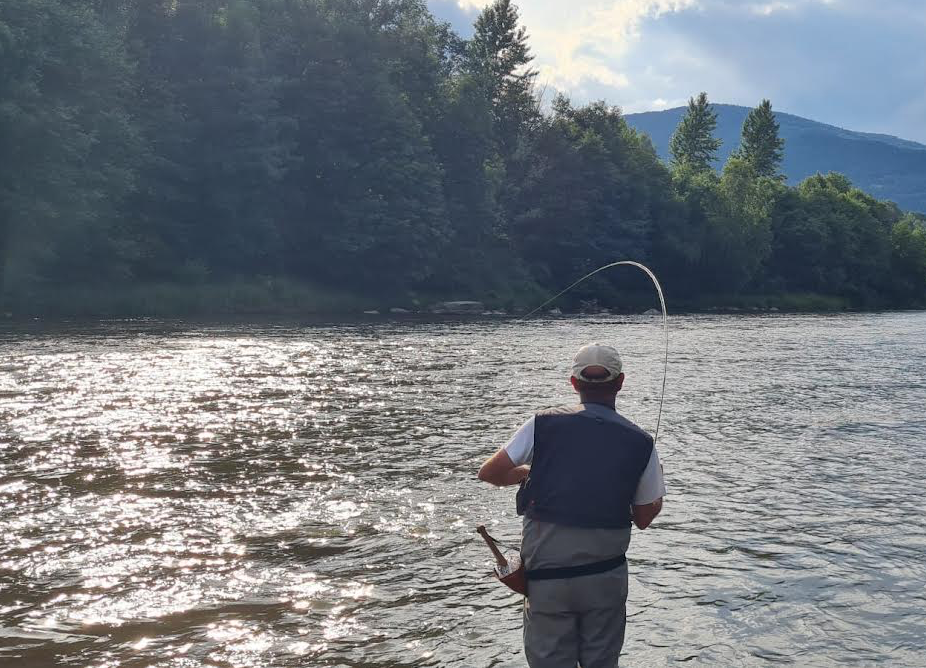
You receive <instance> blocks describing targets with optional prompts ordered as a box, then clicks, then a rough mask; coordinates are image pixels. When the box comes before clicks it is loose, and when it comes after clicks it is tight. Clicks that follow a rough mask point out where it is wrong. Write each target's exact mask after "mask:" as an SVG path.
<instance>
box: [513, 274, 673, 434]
mask: <svg viewBox="0 0 926 668" xmlns="http://www.w3.org/2000/svg"><path fill="white" fill-rule="evenodd" d="M620 266H626V267H636V268H637V269H639V270H640V271H642V272H643V273H644V274H646V275H647V276H649V278H650V280H651V281H652V282H653V285H654V286H656V294H658V295H659V305H660V306H661V307H662V332H663V336H664V337H665V355H664V357H663V363H662V392H661V393H660V395H659V411H658V412H657V413H656V431H655V432H654V434H653V445H654V446H655V444H656V440H657V439H658V438H659V425H660V424H661V422H662V404H663V402H664V401H665V398H666V378H668V375H669V314H668V312H667V311H666V299H665V296H664V295H663V293H662V286H661V285H660V284H659V279H658V278H656V274H654V273H653V272H652V271H651V270H650V268H649V267H647V266H646V265H644V264H640V263H639V262H634V261H632V260H621V261H620V262H612V263H611V264H606V265H604V266H603V267H598V269H596V270H595V271H593V272H590V273H588V274H586V275H585V276H583V277H582V278H580V279H579V280H578V281H576V282H575V283H573V284H572V285H570V286H569V287H568V288H566V289H565V290H563V291H562V292H558V293H557V294H556V295H554V296H553V297H551V298H550V299H548V300H547V301H545V302H544V303H543V304H541V305H540V306H538V307H537V308H535V309H534V310H533V311H531V312H530V313H528V314H527V315H526V316H524V318H525V319H527V318H530V317H531V316H533V315H534V314H536V313H537V312H538V311H540V310H541V309H543V308H545V307H547V306H549V305H550V304H552V303H553V302H555V301H556V300H557V299H559V298H560V297H562V296H563V295H565V294H566V293H567V292H569V291H570V290H572V289H573V288H575V287H577V286H579V285H581V284H582V283H584V282H585V281H587V280H588V279H590V278H591V277H592V276H594V275H595V274H598V273H600V272H602V271H605V270H606V269H610V268H612V267H620Z"/></svg>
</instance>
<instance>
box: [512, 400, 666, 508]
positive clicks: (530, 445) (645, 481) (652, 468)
mask: <svg viewBox="0 0 926 668" xmlns="http://www.w3.org/2000/svg"><path fill="white" fill-rule="evenodd" d="M505 451H506V452H507V453H508V456H509V457H511V461H512V462H513V463H514V465H515V466H521V465H522V464H530V463H531V460H532V459H533V458H534V418H531V419H530V420H528V421H527V422H525V423H524V424H523V425H522V426H521V428H520V429H518V431H516V432H515V434H514V436H512V437H511V441H509V442H508V445H506V446H505ZM665 495H666V484H665V481H664V480H663V477H662V465H661V464H660V463H659V455H658V454H657V453H656V446H655V445H654V446H653V453H652V454H651V455H650V458H649V463H648V464H647V465H646V468H645V469H644V470H643V475H642V476H640V482H639V484H638V485H637V491H636V493H635V494H634V495H633V505H635V506H645V505H647V504H649V503H653V502H654V501H657V500H659V499H661V498H662V497H664V496H665Z"/></svg>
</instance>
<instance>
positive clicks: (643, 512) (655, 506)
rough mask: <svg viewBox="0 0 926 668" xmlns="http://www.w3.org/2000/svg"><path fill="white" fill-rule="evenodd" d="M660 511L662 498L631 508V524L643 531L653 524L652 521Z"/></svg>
mask: <svg viewBox="0 0 926 668" xmlns="http://www.w3.org/2000/svg"><path fill="white" fill-rule="evenodd" d="M661 510H662V498H661V497H660V498H658V499H656V500H655V501H653V502H652V503H647V504H645V505H642V506H634V507H633V523H634V524H636V525H637V528H638V529H645V528H646V527H648V526H649V525H650V524H652V523H653V520H654V519H656V515H658V514H659V512H660V511H661Z"/></svg>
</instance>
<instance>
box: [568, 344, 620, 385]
mask: <svg viewBox="0 0 926 668" xmlns="http://www.w3.org/2000/svg"><path fill="white" fill-rule="evenodd" d="M590 366H598V367H603V368H604V369H605V370H606V371H607V372H608V375H606V376H604V377H595V378H587V377H586V376H585V374H584V372H585V370H586V369H587V368H588V367H590ZM623 366H624V365H623V363H622V362H621V356H620V355H619V354H618V352H617V349H615V348H613V347H612V346H606V345H604V344H603V343H590V344H588V345H587V346H582V347H581V348H579V352H577V353H576V356H575V357H574V358H573V360H572V375H573V376H574V377H576V378H578V379H579V380H582V381H585V382H586V383H607V382H609V381H612V380H614V379H615V378H617V377H618V376H620V375H621V369H622V368H623Z"/></svg>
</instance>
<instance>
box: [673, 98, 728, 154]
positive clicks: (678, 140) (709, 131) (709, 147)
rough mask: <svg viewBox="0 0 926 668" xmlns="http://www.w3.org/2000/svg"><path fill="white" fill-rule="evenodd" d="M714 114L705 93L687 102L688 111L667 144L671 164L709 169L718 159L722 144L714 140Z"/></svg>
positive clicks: (715, 118) (715, 115)
mask: <svg viewBox="0 0 926 668" xmlns="http://www.w3.org/2000/svg"><path fill="white" fill-rule="evenodd" d="M716 128H717V114H716V113H715V112H714V109H713V107H712V106H711V104H710V103H709V102H708V101H707V93H701V94H700V95H698V97H697V98H691V99H690V100H688V112H687V113H686V114H685V117H684V118H682V121H681V123H679V124H678V127H677V128H676V129H675V133H674V134H673V135H672V140H671V141H670V142H669V151H670V152H671V154H672V164H673V165H674V166H676V167H680V166H683V165H686V166H689V167H691V168H693V169H695V170H697V171H703V170H708V169H710V168H711V163H713V162H714V160H715V159H716V157H717V151H718V149H720V145H721V144H722V142H721V141H720V140H719V139H716V138H715V137H714V130H715V129H716Z"/></svg>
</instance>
